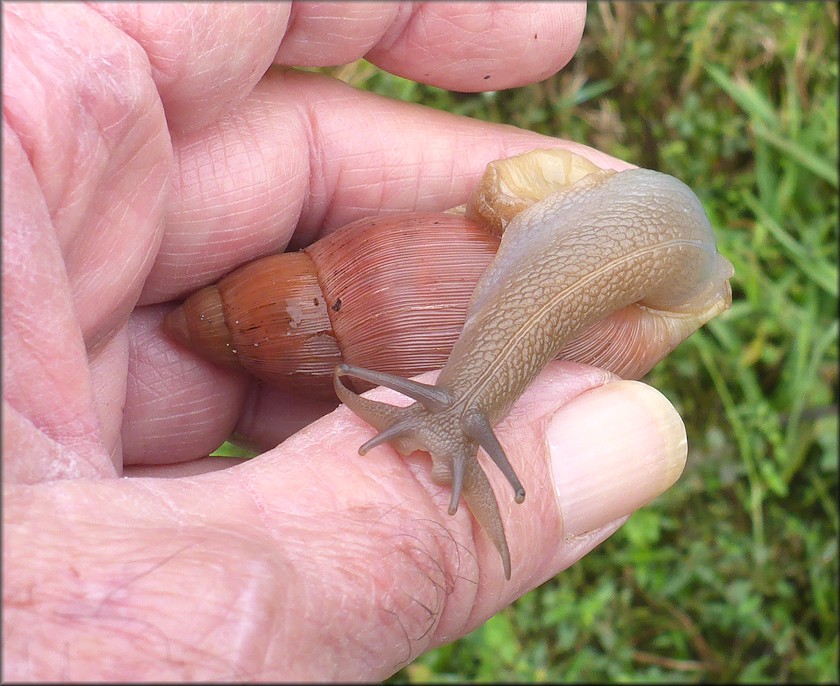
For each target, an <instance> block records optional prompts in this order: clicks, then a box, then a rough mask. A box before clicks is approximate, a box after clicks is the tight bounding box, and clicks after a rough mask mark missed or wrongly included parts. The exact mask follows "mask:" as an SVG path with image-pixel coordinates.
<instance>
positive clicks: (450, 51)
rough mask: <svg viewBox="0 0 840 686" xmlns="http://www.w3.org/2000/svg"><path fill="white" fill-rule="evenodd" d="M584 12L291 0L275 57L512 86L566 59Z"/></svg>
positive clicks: (567, 6) (460, 85)
mask: <svg viewBox="0 0 840 686" xmlns="http://www.w3.org/2000/svg"><path fill="white" fill-rule="evenodd" d="M585 14H586V5H585V3H538V2H534V3H415V4H408V3H345V2H340V3H336V2H332V3H331V2H323V3H308V2H301V3H294V4H293V6H292V14H291V19H290V21H289V29H288V31H287V32H286V35H285V36H284V38H283V43H282V44H281V46H280V49H279V50H278V51H277V57H276V61H277V62H278V63H279V64H287V65H290V66H327V65H335V64H344V63H346V62H351V61H353V60H355V59H358V58H359V57H363V56H364V57H366V58H367V59H368V60H370V61H371V62H373V63H374V64H376V65H378V66H379V67H381V68H382V69H385V70H387V71H389V72H392V73H394V74H398V75H399V76H402V77H404V78H407V79H412V80H414V81H419V82H421V83H428V84H431V85H433V86H438V87H439V88H448V89H451V90H456V91H481V90H499V89H502V88H513V87H515V86H521V85H524V84H526V83H533V82H535V81H540V80H542V79H544V78H547V77H548V76H550V75H551V74H553V73H555V72H556V71H558V70H559V69H561V68H562V67H563V65H565V64H566V63H567V62H568V61H569V59H571V57H572V55H573V54H574V52H575V50H576V49H577V46H578V43H579V42H580V37H581V34H582V32H583V24H584V19H585Z"/></svg>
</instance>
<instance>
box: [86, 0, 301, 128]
mask: <svg viewBox="0 0 840 686" xmlns="http://www.w3.org/2000/svg"><path fill="white" fill-rule="evenodd" d="M91 7H93V8H94V9H95V10H96V11H97V12H99V13H100V14H101V15H102V16H103V17H105V18H107V19H108V21H110V22H111V23H112V24H114V26H116V27H117V28H119V29H120V31H123V32H124V33H125V34H127V35H128V36H131V38H132V39H133V40H134V41H136V42H137V43H138V44H139V45H140V46H141V47H142V48H143V50H144V51H145V53H146V55H147V57H148V60H149V63H150V65H151V75H152V78H153V79H154V82H155V85H156V86H157V90H158V92H159V93H160V98H161V100H162V101H163V105H164V108H165V109H166V119H167V121H168V122H169V125H170V127H171V128H173V129H175V130H178V131H194V130H196V129H199V128H201V127H202V126H205V125H206V124H208V123H210V122H212V121H215V120H216V119H217V118H218V117H219V116H220V115H221V114H222V113H223V112H227V111H228V110H229V109H230V108H231V107H233V106H235V105H236V104H237V103H238V102H239V101H240V100H242V99H243V98H244V97H245V96H246V95H247V94H248V93H250V92H251V89H252V88H253V87H254V84H256V83H257V81H259V79H260V78H261V77H262V75H263V74H264V73H265V71H266V69H268V67H269V65H270V64H271V61H272V59H273V58H274V54H275V52H276V51H277V47H278V45H279V44H280V40H281V38H282V36H283V32H284V31H285V29H286V25H287V22H288V19H289V3H280V2H277V3H251V2H247V3H178V2H172V3H169V2H165V3H162V2H156V3H147V2H137V3H111V2H98V3H91Z"/></svg>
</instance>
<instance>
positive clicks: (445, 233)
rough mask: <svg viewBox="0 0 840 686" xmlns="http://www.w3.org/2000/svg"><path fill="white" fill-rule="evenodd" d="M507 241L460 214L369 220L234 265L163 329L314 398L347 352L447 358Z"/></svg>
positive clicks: (423, 362)
mask: <svg viewBox="0 0 840 686" xmlns="http://www.w3.org/2000/svg"><path fill="white" fill-rule="evenodd" d="M498 244H499V239H498V238H497V237H495V236H493V235H491V234H490V233H488V232H487V231H486V230H485V229H484V228H482V227H481V226H479V225H478V224H476V223H475V222H473V221H471V220H469V219H466V218H465V217H463V216H459V215H454V214H444V213H411V214H400V215H390V216H386V217H378V218H371V219H363V220H360V221H357V222H354V223H352V224H349V225H347V226H345V227H343V228H342V229H340V230H338V231H336V232H334V233H332V234H330V235H329V236H326V237H324V238H322V239H321V240H319V241H317V242H316V243H314V244H313V245H311V246H309V247H308V248H306V249H304V250H303V251H301V252H296V253H284V254H281V255H270V256H268V257H263V258H261V259H258V260H255V261H254V262H251V263H249V264H247V265H245V266H243V267H240V268H238V269H236V270H235V271H233V272H231V273H230V274H228V275H227V276H225V277H224V278H222V279H221V280H220V281H219V282H218V283H216V284H214V285H212V286H208V287H206V288H203V289H201V290H200V291H198V292H196V293H194V294H193V295H191V296H189V297H188V298H187V299H186V300H185V301H184V303H183V304H182V305H181V306H179V307H178V308H176V309H175V310H173V311H172V312H171V313H170V314H169V315H168V316H167V318H166V320H165V323H164V328H165V329H166V331H167V332H168V333H169V334H170V335H171V336H172V337H173V338H175V339H176V340H178V341H180V342H181V343H182V344H184V345H186V346H187V347H189V348H191V349H192V350H194V351H195V352H196V353H198V354H199V355H201V356H202V357H204V358H206V359H208V360H211V361H213V362H216V363H218V364H223V365H226V366H239V367H242V368H244V369H246V370H247V371H249V372H250V373H251V374H253V375H254V376H256V377H257V378H259V379H262V380H263V381H265V382H267V383H270V384H273V385H275V386H278V387H281V388H284V389H286V390H291V391H296V392H302V393H306V394H308V395H313V396H320V397H330V396H332V393H333V391H332V382H331V374H332V370H333V369H334V368H335V366H336V365H337V364H338V363H340V362H342V361H345V362H350V363H352V364H355V365H359V366H364V367H369V368H374V369H380V370H382V371H387V372H390V373H392V374H398V375H400V376H414V375H416V374H419V373H421V372H423V371H428V370H430V369H437V368H439V367H441V366H442V365H443V363H444V361H445V360H446V358H447V356H448V354H449V351H450V350H451V349H452V345H453V344H454V342H455V340H456V338H457V337H458V334H459V332H460V330H461V328H462V326H463V323H464V318H465V312H466V307H467V303H468V302H469V299H470V296H471V295H472V291H473V289H474V288H475V284H476V282H477V281H478V278H479V276H480V275H481V274H482V273H483V272H484V270H485V269H486V268H487V265H488V264H489V263H490V261H491V260H492V258H493V255H494V254H495V251H496V248H497V247H498ZM359 390H362V389H361V388H360V389H359Z"/></svg>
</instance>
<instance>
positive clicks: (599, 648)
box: [323, 2, 838, 683]
mask: <svg viewBox="0 0 840 686" xmlns="http://www.w3.org/2000/svg"><path fill="white" fill-rule="evenodd" d="M837 24H838V10H837V5H836V4H834V3H808V2H801V3H789V4H788V3H781V2H766V3H765V2H749V3H746V2H691V3H685V2H666V3H652V2H614V3H613V2H610V3H607V2H592V3H591V4H590V6H589V8H588V18H587V25H586V31H585V35H584V38H583V42H582V44H581V47H580V50H579V51H578V53H577V55H576V56H575V58H574V59H573V61H572V62H571V63H570V64H569V65H567V67H566V68H565V69H564V70H563V71H562V72H561V73H559V74H557V75H556V76H554V77H552V78H549V79H548V80H546V81H544V82H542V83H539V84H535V85H532V86H528V87H524V88H518V89H511V90H508V91H499V92H490V93H477V94H465V93H454V92H449V91H444V90H440V89H437V88H432V87H427V86H423V85H419V84H416V83H414V82H411V81H406V80H404V79H401V78H398V77H395V76H392V75H390V74H387V73H384V72H382V71H380V70H378V69H377V68H376V67H374V66H373V65H371V64H369V63H367V62H364V61H363V60H362V61H359V62H355V63H353V64H350V65H346V66H343V67H338V68H333V69H328V70H323V71H326V72H327V73H329V74H331V75H333V76H335V77H337V78H340V79H342V80H344V81H347V82H348V83H350V84H352V85H354V86H356V87H358V88H362V89H366V90H370V91H374V92H377V93H380V94H382V95H387V96H390V97H393V98H398V99H401V100H406V101H411V102H417V103H421V104H424V105H428V106H430V107H436V108H440V109H443V110H447V111H449V112H455V113H458V114H463V115H467V116H470V117H475V118H478V119H483V120H488V121H494V122H505V123H509V124H514V125H516V126H519V127H522V128H526V129H532V130H534V131H539V132H540V133H545V134H549V135H553V136H558V137H563V138H568V139H572V140H575V141H580V142H583V143H586V144H589V145H592V146H594V147H597V148H600V149H602V150H604V151H606V152H608V153H610V154H612V155H615V156H617V157H621V158H624V159H626V160H628V161H631V162H633V163H635V164H638V165H640V166H643V167H650V168H654V169H658V170H661V171H664V172H667V173H669V174H673V175H674V176H677V177H679V178H680V179H682V180H683V181H685V182H686V183H687V184H688V185H689V186H691V187H692V188H693V189H694V190H695V192H696V193H697V194H698V195H699V197H700V199H701V201H702V202H703V204H704V206H705V208H706V211H707V213H708V215H709V218H710V219H711V221H712V224H713V225H714V226H715V227H716V228H717V230H718V238H719V247H720V250H721V252H722V253H723V254H724V255H726V256H727V257H728V258H729V259H730V260H731V262H732V263H733V265H734V266H735V272H736V275H735V278H734V279H733V281H732V284H733V290H734V303H733V306H732V309H731V311H729V312H728V313H726V314H725V315H724V316H722V317H720V318H718V319H716V320H714V321H713V322H711V324H709V325H707V326H706V327H705V328H704V329H703V330H701V331H700V332H699V333H698V334H695V335H694V336H693V337H692V338H690V339H689V340H688V341H687V342H686V343H684V344H683V345H682V346H680V348H678V349H677V351H676V352H674V353H673V354H672V355H671V356H670V357H669V358H668V359H667V360H665V361H664V362H663V363H661V364H660V365H659V366H658V367H657V368H656V369H655V370H654V371H653V372H651V374H650V375H649V376H648V377H647V381H648V382H649V383H651V384H652V385H654V386H656V387H657V388H659V389H661V390H662V391H663V392H664V393H665V394H666V395H667V396H668V397H669V398H670V399H671V401H672V402H673V403H674V404H675V405H676V407H677V409H678V410H679V411H680V413H681V414H682V416H683V417H684V418H685V421H686V424H687V427H688V435H689V443H690V454H689V462H688V466H687V469H686V471H685V474H684V475H683V477H682V479H681V480H680V481H679V482H678V483H677V484H676V486H675V487H674V488H672V489H671V490H670V491H669V492H668V493H667V494H665V495H664V496H662V497H660V498H659V499H657V500H656V501H655V502H654V503H653V504H651V505H650V506H648V507H646V508H644V509H643V510H642V511H640V512H638V513H637V514H635V515H634V516H633V517H632V518H631V519H630V521H629V522H628V523H627V525H626V526H624V527H623V528H622V529H621V530H620V531H619V532H618V533H617V534H615V535H614V536H613V537H612V538H611V539H609V540H608V541H607V542H606V543H604V544H603V545H602V546H600V547H599V548H598V549H597V550H595V551H594V552H593V553H591V554H590V555H589V556H588V557H586V558H585V559H584V560H583V561H582V562H581V563H580V564H578V565H576V566H574V567H573V568H571V569H569V570H567V571H565V572H564V573H563V574H561V575H559V576H558V577H557V578H555V579H553V580H551V581H549V582H548V583H546V584H544V585H543V586H542V587H540V588H538V589H536V590H535V591H533V592H532V593H530V594H528V595H527V596H525V597H524V598H522V599H521V600H519V601H518V602H517V603H516V604H515V605H514V606H512V607H510V608H508V610H507V611H505V612H503V613H501V614H499V615H498V616H496V617H494V618H493V619H491V620H490V621H488V622H487V623H486V624H485V625H484V626H482V627H481V628H479V629H478V630H476V631H475V632H473V633H472V634H470V635H469V636H467V637H466V638H464V639H462V640H460V641H458V642H456V643H453V644H451V645H447V646H444V647H442V648H439V649H437V650H434V651H432V652H430V653H427V654H425V655H423V656H422V657H420V658H419V659H418V660H416V661H415V662H414V663H412V664H411V665H409V666H407V667H406V668H404V669H403V670H402V671H401V672H399V673H398V674H396V675H395V676H394V677H393V678H392V679H391V681H392V682H393V683H404V682H418V681H422V682H445V681H463V680H475V681H636V682H639V681H643V682H654V681H655V682H766V681H770V682H779V681H782V682H837V681H838V624H837V616H838V613H837V609H838V607H837V602H838V594H837V584H838V565H837V543H838V505H837V490H838V480H837V472H838V458H837V443H838V438H837V431H838V426H837V375H838V365H837V332H838V320H837V292H838V274H837V271H838V269H837V267H838V265H837V247H838V171H837V116H838V113H837V107H838V78H837V76H838V75H837V72H838V55H837V39H838V36H837Z"/></svg>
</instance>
